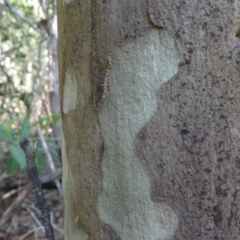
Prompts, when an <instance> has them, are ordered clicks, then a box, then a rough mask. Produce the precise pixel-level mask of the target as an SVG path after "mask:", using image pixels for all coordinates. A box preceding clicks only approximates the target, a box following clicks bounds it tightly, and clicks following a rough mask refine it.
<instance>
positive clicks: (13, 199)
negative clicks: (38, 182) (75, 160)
mask: <svg viewBox="0 0 240 240" xmlns="http://www.w3.org/2000/svg"><path fill="white" fill-rule="evenodd" d="M58 179H59V180H61V174H59V175H58ZM29 183H30V181H29V178H28V176H27V175H26V174H19V173H18V174H12V175H9V176H6V177H5V178H3V179H2V180H0V240H40V239H46V238H45V233H44V228H43V225H42V219H41V212H40V210H39V208H38V204H37V199H36V196H35V191H34V190H33V189H32V187H31V186H32V185H31V184H29ZM43 191H44V195H45V198H46V201H47V205H48V207H49V211H50V215H51V223H52V226H53V229H54V234H55V239H56V240H63V239H64V237H63V201H62V195H61V193H59V191H58V189H57V188H56V187H55V184H54V183H53V182H47V183H44V184H43Z"/></svg>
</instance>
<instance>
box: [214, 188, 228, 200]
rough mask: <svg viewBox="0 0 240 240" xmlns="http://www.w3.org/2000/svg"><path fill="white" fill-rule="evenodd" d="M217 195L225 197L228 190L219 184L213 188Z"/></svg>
mask: <svg viewBox="0 0 240 240" xmlns="http://www.w3.org/2000/svg"><path fill="white" fill-rule="evenodd" d="M215 191H216V194H217V196H222V197H227V195H228V192H227V190H226V189H222V188H221V186H217V187H216V188H215Z"/></svg>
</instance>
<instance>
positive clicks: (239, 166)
mask: <svg viewBox="0 0 240 240" xmlns="http://www.w3.org/2000/svg"><path fill="white" fill-rule="evenodd" d="M235 164H236V168H238V169H240V159H239V158H237V159H236V162H235Z"/></svg>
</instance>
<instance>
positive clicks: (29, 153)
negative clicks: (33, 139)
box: [20, 139, 55, 240]
mask: <svg viewBox="0 0 240 240" xmlns="http://www.w3.org/2000/svg"><path fill="white" fill-rule="evenodd" d="M28 143H29V142H28V140H27V139H23V141H21V142H20V146H21V148H22V149H23V151H24V152H25V154H26V161H27V173H28V176H29V178H30V179H31V182H32V184H33V188H34V189H35V191H36V197H37V201H38V204H39V207H40V210H41V213H42V221H43V226H44V228H45V234H46V238H47V240H55V238H54V233H53V228H52V224H51V221H50V214H49V211H48V207H47V203H46V200H45V197H44V194H43V190H42V184H41V181H40V179H39V177H38V173H37V167H36V164H35V155H36V153H35V150H34V149H29V148H28Z"/></svg>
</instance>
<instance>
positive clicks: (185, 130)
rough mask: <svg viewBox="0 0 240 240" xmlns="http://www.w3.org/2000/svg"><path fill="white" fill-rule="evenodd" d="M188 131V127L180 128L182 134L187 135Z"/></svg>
mask: <svg viewBox="0 0 240 240" xmlns="http://www.w3.org/2000/svg"><path fill="white" fill-rule="evenodd" d="M188 133H190V132H189V131H188V129H182V130H181V134H182V135H187V134H188Z"/></svg>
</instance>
